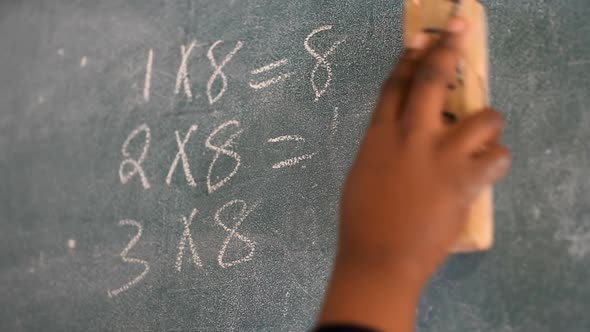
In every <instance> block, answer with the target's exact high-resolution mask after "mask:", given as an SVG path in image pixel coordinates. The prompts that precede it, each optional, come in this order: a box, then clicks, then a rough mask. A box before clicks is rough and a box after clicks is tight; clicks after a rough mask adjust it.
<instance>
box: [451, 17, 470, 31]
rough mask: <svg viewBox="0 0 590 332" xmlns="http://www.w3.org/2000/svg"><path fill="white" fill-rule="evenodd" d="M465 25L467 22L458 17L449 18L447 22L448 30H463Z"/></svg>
mask: <svg viewBox="0 0 590 332" xmlns="http://www.w3.org/2000/svg"><path fill="white" fill-rule="evenodd" d="M465 27H467V23H466V22H465V20H463V19H461V18H458V17H453V18H451V19H450V20H449V22H448V23H447V31H448V32H453V33H457V32H462V31H463V30H465Z"/></svg>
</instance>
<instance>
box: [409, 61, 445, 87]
mask: <svg viewBox="0 0 590 332" xmlns="http://www.w3.org/2000/svg"><path fill="white" fill-rule="evenodd" d="M416 81H418V82H423V83H424V82H436V81H446V79H445V74H444V73H443V71H442V70H440V68H439V67H438V66H436V65H434V64H432V63H425V64H424V66H422V68H420V70H419V71H418V74H417V75H416Z"/></svg>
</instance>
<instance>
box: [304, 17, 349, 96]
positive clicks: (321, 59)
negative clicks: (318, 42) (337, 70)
mask: <svg viewBox="0 0 590 332" xmlns="http://www.w3.org/2000/svg"><path fill="white" fill-rule="evenodd" d="M328 30H332V26H331V25H325V26H322V27H319V28H317V29H315V30H313V31H312V32H311V33H310V34H309V35H308V36H307V37H306V38H305V41H304V42H303V45H304V46H305V49H306V50H307V52H308V53H309V54H311V56H312V57H314V58H315V60H316V64H315V66H314V67H313V70H312V72H311V79H310V80H311V86H312V88H313V91H314V93H315V101H318V100H319V99H320V97H322V96H323V95H324V93H326V91H327V90H328V87H329V86H330V83H331V82H332V78H333V76H334V74H333V73H332V64H331V63H330V62H328V60H327V58H328V57H329V56H330V55H331V54H332V53H334V51H336V48H337V47H338V45H340V44H341V43H342V42H343V41H344V40H340V41H337V42H334V43H333V44H332V46H331V47H330V48H329V49H328V50H327V51H326V52H325V53H324V54H320V53H318V52H317V51H316V50H314V49H313V48H312V47H311V46H310V45H309V41H310V39H311V38H312V37H313V36H315V35H316V34H317V33H320V32H322V31H328ZM320 67H321V68H323V69H324V70H325V71H326V75H327V77H326V81H325V82H324V85H323V86H322V87H321V88H320V87H318V84H317V83H316V74H317V71H318V69H320Z"/></svg>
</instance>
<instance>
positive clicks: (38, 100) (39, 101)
mask: <svg viewBox="0 0 590 332" xmlns="http://www.w3.org/2000/svg"><path fill="white" fill-rule="evenodd" d="M44 102H45V97H43V96H37V103H39V104H43V103H44Z"/></svg>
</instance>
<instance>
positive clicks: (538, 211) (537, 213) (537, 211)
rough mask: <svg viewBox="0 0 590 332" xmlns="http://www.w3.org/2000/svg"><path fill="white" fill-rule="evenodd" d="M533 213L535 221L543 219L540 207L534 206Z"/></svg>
mask: <svg viewBox="0 0 590 332" xmlns="http://www.w3.org/2000/svg"><path fill="white" fill-rule="evenodd" d="M532 213H533V218H535V219H539V218H540V217H541V209H539V207H537V206H533V209H532Z"/></svg>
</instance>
